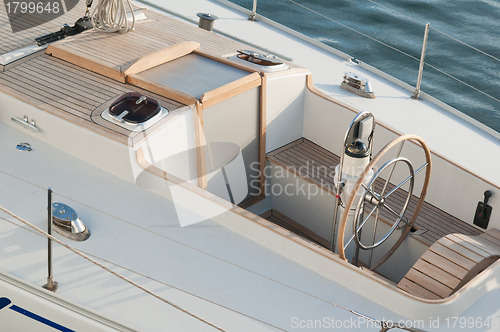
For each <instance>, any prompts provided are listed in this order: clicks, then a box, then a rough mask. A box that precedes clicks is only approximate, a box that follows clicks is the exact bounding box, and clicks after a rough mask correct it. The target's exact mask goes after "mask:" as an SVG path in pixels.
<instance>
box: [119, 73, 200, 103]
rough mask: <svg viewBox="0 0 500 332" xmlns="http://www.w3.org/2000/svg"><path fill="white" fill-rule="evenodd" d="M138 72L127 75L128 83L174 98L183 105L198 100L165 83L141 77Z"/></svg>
mask: <svg viewBox="0 0 500 332" xmlns="http://www.w3.org/2000/svg"><path fill="white" fill-rule="evenodd" d="M139 75H140V74H132V75H128V76H127V77H126V78H127V82H126V83H128V84H132V85H135V86H137V87H139V88H142V89H145V90H148V91H151V92H153V93H156V94H158V95H160V96H163V97H166V98H169V99H172V100H175V101H177V102H179V103H182V104H185V105H192V104H196V103H197V102H198V99H197V98H195V97H193V96H190V95H188V94H187V93H184V92H181V91H178V90H175V89H172V88H170V87H168V86H166V85H163V84H160V83H158V82H154V81H151V80H148V79H145V78H143V77H140V76H139Z"/></svg>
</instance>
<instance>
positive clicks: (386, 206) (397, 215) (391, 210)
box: [383, 204, 402, 223]
mask: <svg viewBox="0 0 500 332" xmlns="http://www.w3.org/2000/svg"><path fill="white" fill-rule="evenodd" d="M383 207H385V208H386V209H387V210H388V211H389V212H390V213H392V214H393V215H395V216H396V217H398V218H401V217H402V216H401V215H400V214H397V213H396V212H395V211H394V210H393V209H391V208H390V207H389V206H388V205H385V204H384V205H383ZM398 223H399V222H398Z"/></svg>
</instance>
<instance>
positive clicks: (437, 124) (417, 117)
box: [148, 0, 500, 185]
mask: <svg viewBox="0 0 500 332" xmlns="http://www.w3.org/2000/svg"><path fill="white" fill-rule="evenodd" d="M148 1H149V2H151V3H154V4H155V5H158V6H160V7H163V8H167V9H169V10H171V11H172V12H175V13H179V14H181V15H184V16H185V17H187V18H189V19H192V20H197V19H198V18H197V17H196V13H198V12H203V13H205V12H206V13H211V14H213V15H216V16H218V17H219V20H217V21H215V25H214V28H216V29H219V30H220V31H223V32H224V33H227V34H229V35H233V36H237V37H238V38H239V39H241V40H245V41H248V42H251V43H254V44H256V45H259V46H262V47H264V48H267V49H269V50H271V51H274V52H277V53H278V54H283V55H285V56H288V57H290V58H292V59H293V62H294V63H296V64H297V65H300V66H302V67H304V68H307V69H309V70H310V71H311V72H312V74H313V79H314V85H315V86H316V87H317V88H318V89H319V90H321V91H323V92H324V93H326V94H328V95H330V96H332V97H334V98H337V99H339V100H341V101H343V102H345V103H347V104H349V105H352V106H354V107H356V108H357V109H359V110H362V111H369V112H372V113H373V114H374V115H375V117H376V118H377V120H378V121H380V122H382V123H385V124H387V125H389V126H390V127H392V128H394V129H395V130H397V131H398V132H400V133H404V134H417V135H419V136H421V137H422V138H424V140H425V141H426V142H427V144H428V145H429V147H430V148H431V149H432V150H434V151H436V152H438V153H440V154H442V155H443V156H445V157H447V158H449V159H451V160H453V161H454V162H456V163H458V164H459V165H461V166H463V167H464V168H466V169H468V170H470V171H472V172H473V173H475V174H477V175H479V176H481V177H483V178H485V179H487V180H488V181H491V182H492V183H494V184H496V185H500V173H498V172H497V168H496V167H493V166H492V165H498V164H499V163H500V153H499V152H500V141H499V140H498V139H497V138H494V137H493V136H491V135H489V134H487V133H486V132H484V131H482V130H480V129H478V128H477V127H475V126H474V125H472V124H471V123H468V122H467V121H464V120H462V119H460V118H459V117H457V116H456V115H454V114H452V113H450V112H449V111H447V110H444V109H443V108H440V107H438V106H436V105H434V104H432V103H430V102H428V101H425V100H420V101H415V100H413V99H412V98H411V92H410V91H408V90H405V89H403V88H401V87H399V86H397V85H395V84H392V83H390V82H389V81H388V80H386V79H384V78H382V77H380V76H378V75H375V74H374V73H372V72H370V71H368V70H366V69H363V68H361V66H359V65H357V64H355V63H353V62H350V61H347V60H345V59H342V58H340V57H338V56H336V55H334V54H332V53H330V52H327V51H325V50H323V49H321V48H319V47H316V46H314V45H312V44H310V43H307V42H305V41H303V40H301V39H299V38H297V37H295V36H293V35H291V34H289V33H286V32H284V31H282V30H279V29H277V28H275V27H272V26H270V25H268V24H266V23H264V22H260V21H259V22H252V21H249V20H248V19H247V15H246V14H243V13H240V12H237V11H235V10H233V9H230V8H228V7H226V6H225V5H223V4H221V3H220V2H217V1H214V0H212V1H207V0H185V1H176V2H171V1H166V0H152V1H151V0H148ZM257 13H258V8H257ZM360 60H363V59H360ZM415 66H416V68H417V67H418V63H417V62H415ZM346 71H350V72H355V73H358V74H360V75H362V76H364V77H365V78H367V79H369V80H370V82H371V85H372V88H373V90H374V92H375V95H376V99H366V98H363V97H359V96H357V95H354V94H351V93H349V92H347V91H345V90H343V89H341V88H340V82H341V81H342V77H343V75H344V72H346ZM424 76H425V74H424ZM464 116H465V115H464ZM465 117H466V116H465ZM469 119H470V118H469ZM470 120H471V121H472V122H474V123H476V124H478V125H479V126H480V127H481V128H486V130H489V131H491V129H489V128H487V127H486V126H484V125H482V124H479V123H478V122H477V121H475V120H472V119H470ZM325 134H326V133H318V135H325ZM497 136H498V134H497ZM443 137H446V143H443ZM309 138H310V139H313V140H314V138H313V137H309ZM478 142H481V144H478ZM335 143H336V142H333V141H332V143H331V144H335ZM337 144H338V143H337ZM324 147H325V148H327V149H329V150H333V151H334V149H333V148H334V147H333V146H324ZM335 148H336V147H335ZM480 156H485V157H480Z"/></svg>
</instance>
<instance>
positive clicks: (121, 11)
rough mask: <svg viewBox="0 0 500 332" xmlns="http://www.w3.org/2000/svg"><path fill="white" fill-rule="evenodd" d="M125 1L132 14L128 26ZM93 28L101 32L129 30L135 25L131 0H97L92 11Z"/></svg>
mask: <svg viewBox="0 0 500 332" xmlns="http://www.w3.org/2000/svg"><path fill="white" fill-rule="evenodd" d="M125 1H127V5H128V8H129V9H130V13H131V14H132V23H131V25H130V26H129V22H128V20H127V11H126V10H125ZM92 25H93V26H94V29H96V30H98V31H103V32H117V31H119V32H129V31H131V30H133V29H134V27H135V15H134V9H133V8H132V1H131V0H99V2H98V3H97V6H96V7H95V8H94V11H93V12H92Z"/></svg>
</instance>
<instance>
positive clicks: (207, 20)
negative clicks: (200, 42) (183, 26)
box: [196, 13, 219, 31]
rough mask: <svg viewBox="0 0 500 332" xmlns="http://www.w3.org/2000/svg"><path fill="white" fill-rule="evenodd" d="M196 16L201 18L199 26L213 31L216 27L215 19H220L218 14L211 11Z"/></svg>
mask: <svg viewBox="0 0 500 332" xmlns="http://www.w3.org/2000/svg"><path fill="white" fill-rule="evenodd" d="M196 16H198V17H199V18H200V21H199V23H198V27H199V28H202V29H205V30H208V31H212V29H213V28H214V21H215V20H217V19H219V18H218V17H217V16H215V15H212V14H209V13H198V14H196Z"/></svg>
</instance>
